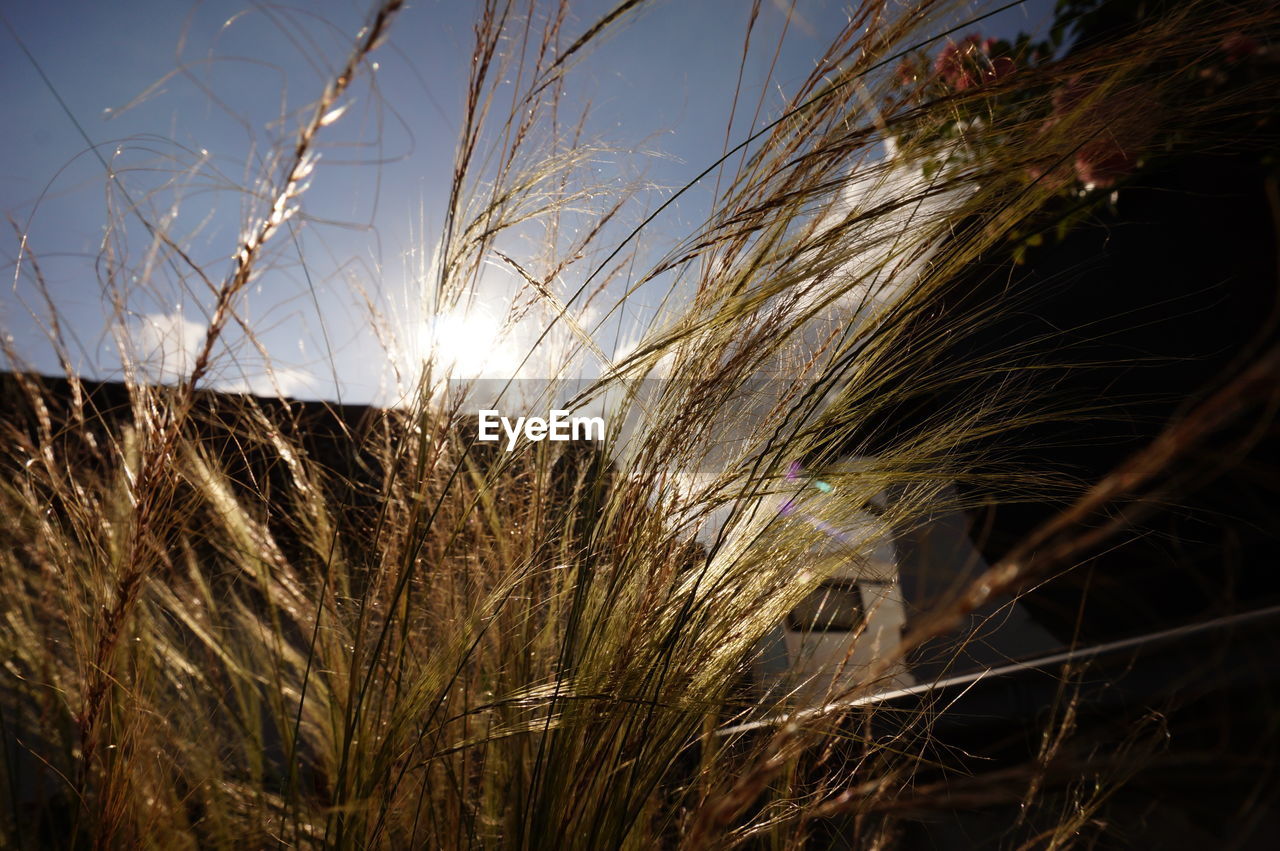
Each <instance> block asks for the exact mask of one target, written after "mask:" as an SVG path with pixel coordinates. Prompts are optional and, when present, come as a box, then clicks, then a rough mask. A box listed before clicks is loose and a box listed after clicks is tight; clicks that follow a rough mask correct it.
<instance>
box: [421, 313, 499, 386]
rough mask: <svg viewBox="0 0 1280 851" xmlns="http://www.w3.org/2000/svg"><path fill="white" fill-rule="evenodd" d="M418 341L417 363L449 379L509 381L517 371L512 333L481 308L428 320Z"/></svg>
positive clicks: (446, 314) (441, 314) (439, 315)
mask: <svg viewBox="0 0 1280 851" xmlns="http://www.w3.org/2000/svg"><path fill="white" fill-rule="evenodd" d="M419 337H420V339H419V341H418V347H417V348H418V352H419V360H420V361H422V362H423V363H427V362H430V363H431V365H432V371H433V372H435V373H436V374H439V375H445V376H448V377H449V378H455V379H473V378H511V377H513V376H514V375H515V373H516V371H517V370H518V369H519V367H520V357H519V354H518V351H517V348H516V346H515V342H514V340H513V339H512V330H511V329H510V328H503V325H502V322H500V321H499V320H498V319H497V318H495V317H494V316H491V315H490V314H488V313H487V312H486V311H485V310H484V309H483V308H479V307H476V306H472V307H471V308H468V309H463V308H461V307H459V308H457V309H455V310H451V311H448V312H445V313H439V314H436V315H435V316H432V317H429V318H428V319H427V320H426V321H424V322H423V323H422V327H421V329H420V333H419Z"/></svg>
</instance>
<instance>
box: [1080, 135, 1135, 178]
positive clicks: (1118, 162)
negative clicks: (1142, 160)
mask: <svg viewBox="0 0 1280 851" xmlns="http://www.w3.org/2000/svg"><path fill="white" fill-rule="evenodd" d="M1137 165H1138V161H1137V159H1136V158H1135V157H1134V155H1133V153H1132V152H1131V151H1128V150H1126V149H1125V148H1124V147H1123V146H1122V145H1121V144H1120V143H1119V142H1118V141H1116V139H1115V138H1114V137H1111V136H1107V137H1102V138H1098V139H1094V140H1092V141H1090V142H1087V143H1085V145H1084V146H1083V147H1081V148H1080V150H1079V151H1077V152H1076V161H1075V166H1076V177H1078V178H1079V179H1080V182H1081V183H1084V184H1090V185H1092V186H1096V187H1098V188H1100V189H1106V188H1108V187H1111V186H1115V184H1116V181H1117V180H1120V179H1121V178H1122V177H1125V176H1127V175H1128V174H1129V173H1130V172H1132V171H1133V170H1134V168H1136V167H1137Z"/></svg>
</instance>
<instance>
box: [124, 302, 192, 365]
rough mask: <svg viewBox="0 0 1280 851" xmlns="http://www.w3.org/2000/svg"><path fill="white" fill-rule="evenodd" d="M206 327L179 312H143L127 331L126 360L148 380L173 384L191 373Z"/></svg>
mask: <svg viewBox="0 0 1280 851" xmlns="http://www.w3.org/2000/svg"><path fill="white" fill-rule="evenodd" d="M205 327H206V326H205V325H204V324H202V323H200V322H193V321H191V320H190V319H187V318H185V317H184V316H183V315H182V314H181V313H146V314H143V315H142V316H139V317H138V318H137V319H136V320H135V321H134V322H133V323H132V324H131V327H130V328H129V349H130V351H129V352H128V356H129V359H131V360H132V361H133V362H134V363H135V364H136V365H137V367H138V369H139V371H140V372H141V373H142V374H143V375H144V376H146V378H148V379H149V380H151V381H174V380H176V379H179V378H182V377H183V376H185V375H187V374H188V373H189V372H190V371H191V367H192V364H193V363H194V362H195V358H196V354H197V352H198V351H199V348H200V346H201V345H202V344H203V342H204V335H205Z"/></svg>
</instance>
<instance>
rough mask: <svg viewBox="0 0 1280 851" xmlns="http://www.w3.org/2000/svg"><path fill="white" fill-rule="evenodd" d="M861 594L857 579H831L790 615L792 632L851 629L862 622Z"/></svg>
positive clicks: (788, 617) (811, 593)
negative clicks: (853, 580) (854, 580)
mask: <svg viewBox="0 0 1280 851" xmlns="http://www.w3.org/2000/svg"><path fill="white" fill-rule="evenodd" d="M862 618H863V612H862V594H861V592H859V590H858V583H856V582H852V581H850V580H841V579H828V580H827V581H826V582H823V583H822V584H821V585H819V586H818V587H817V588H815V589H813V591H811V592H809V596H807V597H805V598H804V599H803V600H802V601H801V602H800V605H798V606H796V607H795V608H794V609H792V610H791V613H790V614H788V615H787V629H789V630H791V631H792V632H852V631H853V630H855V629H858V628H859V627H860V626H862Z"/></svg>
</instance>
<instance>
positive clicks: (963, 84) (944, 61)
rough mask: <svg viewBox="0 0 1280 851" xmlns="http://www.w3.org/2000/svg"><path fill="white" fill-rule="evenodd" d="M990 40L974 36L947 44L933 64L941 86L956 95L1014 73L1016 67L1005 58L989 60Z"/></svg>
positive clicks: (991, 45)
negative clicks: (943, 85)
mask: <svg viewBox="0 0 1280 851" xmlns="http://www.w3.org/2000/svg"><path fill="white" fill-rule="evenodd" d="M995 46H996V40H995V39H994V38H986V39H984V38H982V36H980V35H978V34H977V33H973V34H971V35H967V36H965V37H964V38H963V39H961V40H960V41H959V42H958V43H957V42H950V43H948V44H947V46H946V47H944V48H942V50H940V51H938V55H937V57H936V58H935V59H934V60H933V72H934V73H935V74H937V75H938V76H939V77H941V78H942V80H943V82H945V83H946V84H947V85H949V86H950V87H951V88H953V89H955V90H956V91H958V92H962V91H964V90H965V89H969V88H973V87H974V86H980V85H982V84H984V83H990V82H994V81H996V80H1000V79H1003V78H1004V77H1007V76H1009V75H1010V74H1012V73H1013V72H1014V70H1015V69H1016V66H1015V65H1014V62H1013V60H1012V59H1011V58H1009V57H1008V56H997V57H994V58H993V57H992V56H991V51H993V50H994V49H995Z"/></svg>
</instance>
